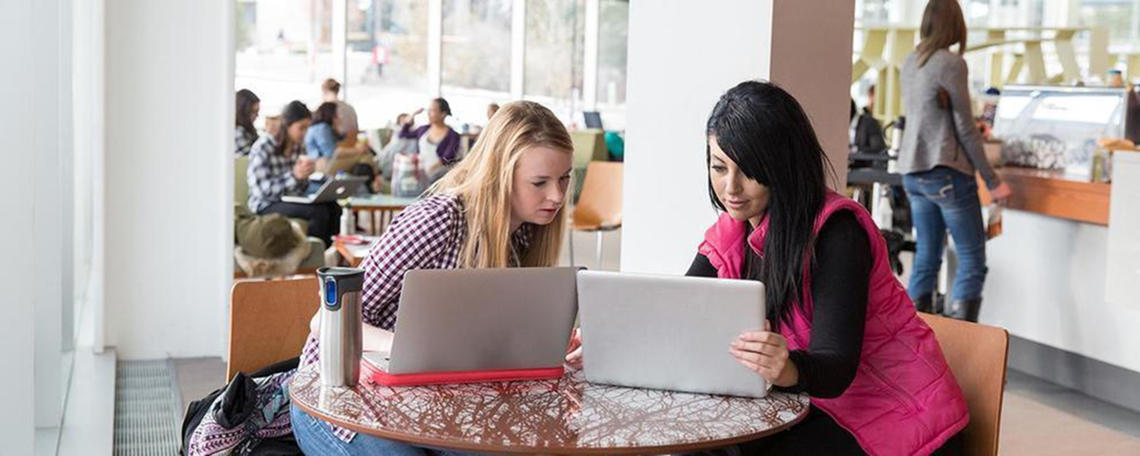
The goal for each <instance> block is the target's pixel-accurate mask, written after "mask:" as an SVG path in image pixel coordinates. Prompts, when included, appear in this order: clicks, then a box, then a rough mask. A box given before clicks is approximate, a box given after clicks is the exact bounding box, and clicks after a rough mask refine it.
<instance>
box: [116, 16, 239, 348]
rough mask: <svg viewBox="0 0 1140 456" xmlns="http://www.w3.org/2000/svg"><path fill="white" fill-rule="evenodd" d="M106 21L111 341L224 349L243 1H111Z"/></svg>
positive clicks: (126, 344) (129, 345)
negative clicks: (237, 21)
mask: <svg viewBox="0 0 1140 456" xmlns="http://www.w3.org/2000/svg"><path fill="white" fill-rule="evenodd" d="M104 26H105V27H104V32H105V40H106V41H105V49H104V52H105V61H104V62H105V71H106V72H105V79H104V90H105V92H104V119H103V121H104V123H105V127H106V128H105V133H104V134H105V143H104V145H105V150H104V155H105V157H104V163H103V166H104V168H105V176H104V181H105V182H104V190H103V192H104V193H103V198H104V200H105V201H104V204H105V208H104V214H103V216H102V220H99V219H98V218H97V220H96V224H99V223H102V224H103V226H104V233H103V234H102V236H103V238H102V239H101V241H102V242H103V244H104V245H103V248H104V249H105V252H104V253H105V256H104V258H103V260H102V261H103V264H102V265H101V267H102V268H103V269H104V276H105V283H104V286H105V289H104V290H103V293H104V295H103V297H102V298H103V301H104V303H105V304H104V316H105V318H106V327H105V337H106V341H105V342H106V344H107V345H113V346H115V347H116V349H117V351H118V353H119V356H120V357H121V358H128V359H129V358H160V357H167V356H180V357H182V356H219V355H222V354H224V348H225V318H226V313H225V309H226V304H227V302H228V298H229V296H228V292H229V285H230V283H231V280H230V279H231V277H232V274H233V272H232V267H233V266H232V261H233V260H232V250H231V249H232V245H233V241H232V237H231V236H232V229H233V221H232V219H233V214H232V212H233V208H232V205H231V204H232V200H233V179H232V177H231V176H232V174H231V173H232V168H233V160H232V157H231V154H232V152H231V150H232V141H233V136H232V134H233V130H232V128H233V127H232V125H233V123H232V122H233V121H232V119H233V117H232V116H233V71H232V68H233V50H232V46H233V45H232V43H233V2H226V1H213V2H200V1H195V0H177V1H163V2H154V1H147V0H117V1H111V2H106V10H105V18H104ZM96 242H99V241H98V240H97V241H96Z"/></svg>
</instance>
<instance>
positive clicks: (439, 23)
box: [427, 0, 443, 97]
mask: <svg viewBox="0 0 1140 456" xmlns="http://www.w3.org/2000/svg"><path fill="white" fill-rule="evenodd" d="M427 38H428V46H427V58H428V61H427V78H428V94H430V95H431V96H432V97H438V96H439V95H440V84H441V83H442V76H443V75H442V71H443V61H442V56H443V0H428V37H427Z"/></svg>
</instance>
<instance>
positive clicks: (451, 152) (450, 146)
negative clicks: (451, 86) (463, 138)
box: [400, 98, 462, 182]
mask: <svg viewBox="0 0 1140 456" xmlns="http://www.w3.org/2000/svg"><path fill="white" fill-rule="evenodd" d="M423 111H424V110H423V108H420V109H417V110H416V111H415V112H413V113H412V115H410V116H408V117H407V120H405V121H404V124H403V125H402V126H401V127H400V138H405V139H414V140H416V150H418V151H419V155H420V167H421V168H423V170H424V172H425V173H427V176H428V180H429V181H431V182H435V181H436V180H437V179H439V178H440V177H441V176H443V174H444V173H446V172H447V170H448V167H449V166H451V165H452V164H454V163H455V162H457V161H459V159H460V158H462V157H460V156H459V133H456V132H455V130H452V129H451V127H449V126H447V124H446V123H444V122H443V121H444V119H447V116H450V115H451V105H449V104H448V103H447V100H444V99H443V98H436V99H434V100H432V101H431V103H430V104H429V105H428V110H427V116H428V124H427V125H424V126H421V127H412V124H413V123H414V122H415V117H416V115H417V114H419V113H421V112H423Z"/></svg>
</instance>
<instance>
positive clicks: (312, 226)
mask: <svg viewBox="0 0 1140 456" xmlns="http://www.w3.org/2000/svg"><path fill="white" fill-rule="evenodd" d="M311 116H312V114H311V113H310V112H309V108H306V107H305V104H304V103H301V102H300V101H292V102H290V103H289V104H288V105H286V106H285V109H284V110H282V112H281V126H280V128H278V130H277V134H276V135H262V136H261V138H258V140H257V142H256V143H254V144H253V148H252V149H251V150H250V153H249V168H248V169H247V170H246V180H247V181H248V182H249V209H250V210H251V211H253V212H255V213H257V214H268V213H276V214H282V215H284V216H286V217H291V218H299V219H304V220H306V221H308V223H309V225H308V234H309V235H310V236H315V237H318V238H320V239H321V240H323V241H325V245H332V244H331V242H332V236H333V235H334V234H336V233H337V232H338V231H339V229H340V226H338V222H339V218H340V207H339V206H337V205H336V203H322V204H297V203H285V202H282V201H281V197H282V196H284V195H301V194H303V193H304V192H305V190H306V189H307V188H308V186H309V176H310V175H312V174H313V172H314V171H315V169H316V165H315V164H314V163H313V160H312V159H310V158H309V157H306V156H305V147H304V143H303V142H302V141H303V140H304V139H305V132H306V131H307V130H308V128H309V123H310V122H312V119H311V118H310V117H311Z"/></svg>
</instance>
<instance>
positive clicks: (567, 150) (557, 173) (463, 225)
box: [292, 101, 573, 454]
mask: <svg viewBox="0 0 1140 456" xmlns="http://www.w3.org/2000/svg"><path fill="white" fill-rule="evenodd" d="M572 163H573V143H571V141H570V134H569V133H567V131H566V128H565V127H564V126H563V125H562V123H561V122H560V121H559V120H558V118H557V117H555V116H554V113H552V112H550V110H549V109H547V108H545V107H543V106H542V105H539V104H537V103H533V102H529V101H519V102H514V103H511V104H508V105H506V106H504V107H503V108H502V110H501V111H500V112H499V114H498V115H496V116H495V118H494V119H493V120H492V121H491V123H490V125H488V126H487V130H486V131H485V132H484V135H483V137H482V138H481V139H480V140H479V141H478V142H477V143H476V144H475V147H474V148H473V149H472V150H471V154H470V157H469V159H468V160H464V161H463V162H461V163H459V164H458V165H457V166H456V167H455V169H453V170H452V171H451V172H450V173H448V174H447V175H446V176H444V177H443V179H442V180H440V181H439V182H437V183H436V185H435V186H433V187H432V188H431V189H429V191H428V195H429V196H428V197H427V198H425V199H423V200H421V201H419V202H417V203H415V204H413V205H411V206H408V208H407V209H405V210H404V211H403V212H401V213H400V215H399V216H398V217H397V218H396V220H394V221H393V222H392V224H391V225H390V226H389V227H388V230H387V231H385V232H384V234H383V235H382V236H381V238H380V240H379V241H378V242H377V244H376V245H375V246H373V247H372V250H371V251H370V252H369V254H368V257H367V258H366V259H365V260H364V263H363V264H362V267H363V268H364V270H365V273H364V290H363V293H362V296H361V299H362V300H363V301H362V306H361V307H362V312H363V319H364V322H365V324H364V349H365V350H377V351H388V350H389V349H390V347H391V343H392V333H391V331H392V329H393V328H394V327H395V325H396V310H397V308H398V306H399V301H400V293H401V291H402V289H403V277H404V273H405V272H407V271H409V270H412V269H454V268H504V267H529V266H553V265H555V264H556V263H557V262H558V256H559V249H560V248H561V245H562V236H563V233H564V230H565V226H566V213H565V211H564V210H563V206H564V203H565V202H566V195H567V191H568V187H569V185H570V170H571V166H572ZM441 285H442V286H446V284H441ZM311 328H312V333H311V334H310V336H309V340H308V341H307V342H306V344H305V348H304V349H303V351H302V354H301V365H302V366H305V365H308V364H311V363H315V362H317V360H318V353H319V347H318V337H317V331H318V330H319V325H318V321H317V319H316V318H315V317H314V319H313V321H312V324H311ZM292 420H293V421H292V425H293V433H294V435H295V436H296V437H297V442H298V443H299V444H300V446H301V449H302V450H303V451H304V452H305V453H307V454H428V453H427V451H426V450H424V449H420V448H416V447H413V446H410V445H408V444H405V443H400V442H395V441H390V440H386V439H382V438H379V437H374V436H369V435H359V434H354V433H353V432H351V431H348V430H346V429H342V428H339V427H335V426H333V425H331V424H329V423H327V422H324V421H321V420H319V419H316V418H314V417H312V416H311V415H308V414H307V413H305V412H304V411H303V410H301V409H300V408H298V407H296V406H293V409H292Z"/></svg>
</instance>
